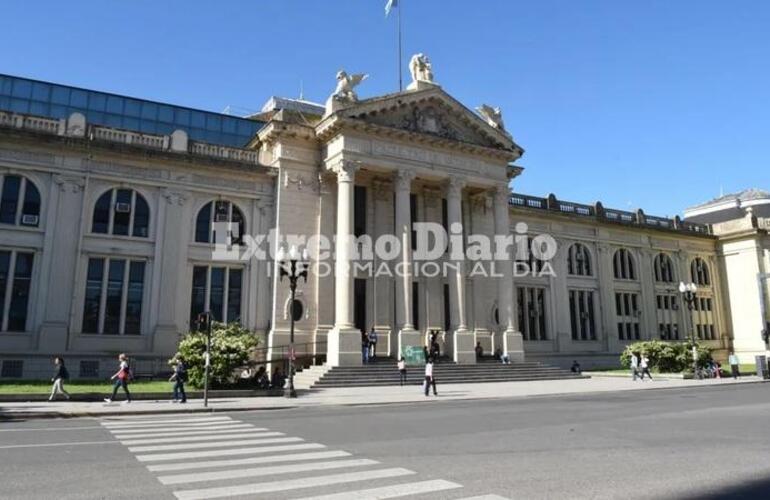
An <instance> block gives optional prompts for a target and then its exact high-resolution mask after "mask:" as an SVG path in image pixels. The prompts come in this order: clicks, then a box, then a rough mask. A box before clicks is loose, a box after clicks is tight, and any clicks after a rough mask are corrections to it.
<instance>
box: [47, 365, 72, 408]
mask: <svg viewBox="0 0 770 500" xmlns="http://www.w3.org/2000/svg"><path fill="white" fill-rule="evenodd" d="M53 364H54V372H53V378H52V379H51V382H53V386H52V387H51V396H50V397H49V398H48V401H53V400H54V398H55V397H56V395H57V394H64V397H65V398H67V399H70V393H69V392H67V391H65V390H64V381H65V380H69V378H70V374H69V372H68V371H67V367H66V366H64V359H63V358H60V357H58V356H57V357H55V358H54V359H53Z"/></svg>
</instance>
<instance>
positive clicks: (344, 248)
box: [327, 160, 362, 366]
mask: <svg viewBox="0 0 770 500" xmlns="http://www.w3.org/2000/svg"><path fill="white" fill-rule="evenodd" d="M356 170H358V164H357V163H355V162H352V161H345V160H343V161H342V162H340V163H339V164H338V165H337V167H336V168H335V172H336V174H337V241H336V246H335V250H336V258H335V262H334V328H333V329H332V330H331V331H330V332H329V338H328V354H327V359H328V363H329V365H331V366H360V365H361V362H362V359H361V333H360V332H359V331H357V330H356V328H355V326H354V318H353V272H352V257H353V252H352V250H353V241H352V238H353V211H354V205H353V193H354V189H353V181H354V179H355V172H356Z"/></svg>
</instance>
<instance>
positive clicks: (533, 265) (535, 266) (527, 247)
mask: <svg viewBox="0 0 770 500" xmlns="http://www.w3.org/2000/svg"><path fill="white" fill-rule="evenodd" d="M533 239H534V237H532V238H531V237H529V236H525V237H522V238H521V240H520V245H518V244H517V245H516V249H515V259H514V262H513V265H514V270H515V271H516V273H517V274H529V273H540V272H542V270H543V267H544V266H545V263H544V262H543V261H542V260H540V259H539V258H537V257H536V256H535V252H533V251H532V249H533V248H534V242H533ZM517 241H519V240H517ZM538 255H542V253H539V254H538Z"/></svg>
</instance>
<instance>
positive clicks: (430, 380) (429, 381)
mask: <svg viewBox="0 0 770 500" xmlns="http://www.w3.org/2000/svg"><path fill="white" fill-rule="evenodd" d="M431 386H433V395H434V396H438V392H436V377H434V376H433V358H428V362H427V363H425V395H426V396H427V395H428V393H429V392H430V387H431Z"/></svg>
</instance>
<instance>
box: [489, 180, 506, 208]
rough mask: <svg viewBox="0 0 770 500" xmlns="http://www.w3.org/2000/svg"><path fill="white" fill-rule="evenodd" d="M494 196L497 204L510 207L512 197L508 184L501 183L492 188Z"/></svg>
mask: <svg viewBox="0 0 770 500" xmlns="http://www.w3.org/2000/svg"><path fill="white" fill-rule="evenodd" d="M491 191H492V195H493V196H494V198H495V204H501V205H508V200H509V199H510V197H511V188H510V187H508V183H507V182H501V183H499V184H497V185H496V186H495V187H493V188H492V190H491Z"/></svg>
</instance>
